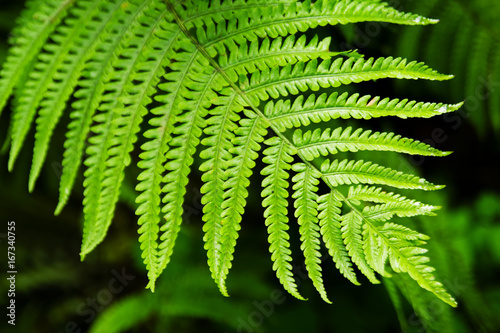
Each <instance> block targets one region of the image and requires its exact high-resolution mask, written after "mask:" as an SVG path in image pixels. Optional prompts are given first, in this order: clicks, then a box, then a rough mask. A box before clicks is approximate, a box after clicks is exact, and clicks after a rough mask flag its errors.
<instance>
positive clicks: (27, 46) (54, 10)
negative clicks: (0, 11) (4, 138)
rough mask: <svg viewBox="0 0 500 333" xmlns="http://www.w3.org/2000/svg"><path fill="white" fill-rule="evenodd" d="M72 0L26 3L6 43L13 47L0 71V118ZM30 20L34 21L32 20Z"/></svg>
mask: <svg viewBox="0 0 500 333" xmlns="http://www.w3.org/2000/svg"><path fill="white" fill-rule="evenodd" d="M74 2H75V0H51V1H35V0H32V1H27V3H26V9H25V10H24V11H23V12H22V13H21V16H20V18H19V19H18V21H17V22H16V23H17V27H16V28H15V29H14V31H13V32H12V37H11V38H10V40H9V43H10V44H11V45H12V47H11V48H10V49H9V54H8V56H7V59H6V61H5V62H4V63H3V66H2V70H1V71H0V114H1V112H2V111H3V109H4V107H5V104H6V103H7V100H8V98H9V96H10V95H11V94H12V91H13V89H14V87H16V85H18V83H20V82H23V81H24V79H25V78H26V77H27V74H28V72H29V71H30V69H31V68H32V66H33V63H34V62H35V61H36V56H37V53H38V52H39V51H40V50H41V49H42V47H43V45H44V43H45V41H46V40H47V38H48V37H49V35H50V34H51V33H52V32H53V31H54V29H56V27H57V25H58V23H59V22H60V21H61V20H62V19H63V18H64V17H65V16H66V14H67V10H68V8H70V7H71V6H72V5H73V3H74ZM33 18H36V19H35V20H33Z"/></svg>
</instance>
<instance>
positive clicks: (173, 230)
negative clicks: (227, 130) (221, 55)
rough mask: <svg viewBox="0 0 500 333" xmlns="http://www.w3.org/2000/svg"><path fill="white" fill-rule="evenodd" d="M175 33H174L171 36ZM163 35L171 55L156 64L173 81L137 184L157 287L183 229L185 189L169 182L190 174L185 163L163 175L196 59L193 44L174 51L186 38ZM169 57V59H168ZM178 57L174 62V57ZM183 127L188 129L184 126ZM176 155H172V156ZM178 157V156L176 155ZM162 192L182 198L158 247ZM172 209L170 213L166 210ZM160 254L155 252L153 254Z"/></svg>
mask: <svg viewBox="0 0 500 333" xmlns="http://www.w3.org/2000/svg"><path fill="white" fill-rule="evenodd" d="M162 25H163V29H165V31H166V32H168V31H169V30H171V31H172V32H173V31H175V30H174V26H173V25H171V24H170V23H167V22H163V24H162ZM172 35H173V36H172ZM159 37H160V38H161V39H165V40H168V41H169V42H168V46H163V47H160V49H161V50H163V52H165V55H166V54H168V55H169V57H165V55H163V56H159V57H158V58H157V59H158V61H159V62H158V63H157V64H156V68H157V75H158V77H159V76H164V77H165V78H166V79H168V80H169V81H170V82H168V83H165V84H163V85H159V89H160V90H161V91H164V92H165V94H164V95H159V96H156V98H155V99H156V100H157V101H158V102H161V103H162V106H159V107H156V108H154V109H153V110H151V111H150V112H151V113H152V114H153V115H154V117H153V118H152V119H151V120H150V121H149V124H150V125H151V126H152V127H153V128H151V129H149V130H147V131H146V132H145V133H144V137H145V138H146V139H148V141H147V142H146V143H145V144H143V145H142V146H141V149H142V150H143V152H142V153H141V155H140V156H139V157H140V158H141V159H142V161H141V162H140V163H139V164H138V166H139V167H140V168H141V169H144V170H143V171H142V172H141V174H140V175H139V176H138V178H137V179H138V181H139V184H138V185H137V188H136V189H137V190H138V191H140V192H143V193H142V194H140V195H139V196H138V197H137V200H136V201H137V203H139V204H140V205H141V206H140V207H139V209H138V211H137V212H136V214H137V215H140V216H141V217H140V218H139V224H140V225H143V226H144V227H143V228H141V229H139V233H142V232H147V236H146V237H144V238H143V242H145V243H144V244H143V258H144V260H145V263H146V264H147V263H149V264H150V265H151V268H150V269H149V277H150V282H149V284H148V287H149V288H151V289H152V290H154V283H155V281H156V278H157V277H158V276H159V274H160V273H161V271H162V270H163V269H164V267H165V266H166V265H167V264H168V262H169V260H170V256H171V254H172V248H173V246H174V244H175V239H176V238H177V233H178V232H179V229H180V223H181V219H180V216H182V212H181V209H182V208H181V207H182V200H183V194H184V192H182V191H184V189H183V188H182V187H180V186H179V185H178V184H177V183H175V182H174V184H173V186H171V185H168V184H169V183H170V182H172V181H174V179H178V178H181V179H182V182H181V184H184V185H181V186H185V184H186V183H187V181H184V179H185V177H187V174H186V169H185V167H183V168H180V169H179V170H178V171H179V173H176V174H170V175H167V176H164V173H165V168H166V163H167V154H168V152H169V147H170V141H171V140H172V136H173V131H174V123H175V122H176V117H177V115H180V114H181V112H182V109H181V108H180V105H179V103H180V102H182V101H183V100H184V98H183V96H182V93H183V92H185V91H186V90H187V89H186V88H185V87H182V83H183V80H184V79H186V77H187V76H188V71H189V69H190V67H191V65H192V64H193V62H194V61H195V60H196V58H195V56H193V54H192V53H193V51H194V47H188V46H186V47H185V48H186V52H177V53H175V50H176V48H177V47H178V46H177V47H175V46H174V45H175V44H176V43H186V40H185V39H184V38H179V40H176V38H177V36H176V34H175V33H174V34H167V33H165V34H163V35H160V36H159ZM169 58H170V59H169ZM173 59H175V62H172V60H173ZM169 63H170V65H169V68H170V69H171V70H172V71H171V72H170V73H165V69H164V67H163V66H165V65H166V64H169ZM181 130H185V128H184V129H181ZM171 157H173V156H171ZM175 157H177V156H175ZM172 166H175V163H171V164H170V165H169V167H170V168H171V167H172ZM175 191H180V192H181V193H180V195H179V196H176V194H179V193H178V192H177V193H176V192H175ZM162 193H164V194H163V198H162V199H161V202H164V203H165V202H166V204H165V206H168V204H169V201H170V202H171V201H172V200H173V201H174V202H179V201H180V202H181V206H180V207H176V208H175V210H174V211H173V212H163V211H162V212H163V213H165V217H169V219H168V220H165V221H164V222H163V224H162V225H161V228H160V230H161V232H162V235H161V236H160V241H161V245H160V249H159V250H158V251H157V250H156V244H157V243H156V242H157V238H158V234H157V230H158V229H157V225H158V223H159V217H158V215H159V210H160V202H159V200H160V198H161V196H162ZM170 213H172V214H171V215H170V216H167V214H170ZM155 253H156V254H157V256H154V255H153V254H155Z"/></svg>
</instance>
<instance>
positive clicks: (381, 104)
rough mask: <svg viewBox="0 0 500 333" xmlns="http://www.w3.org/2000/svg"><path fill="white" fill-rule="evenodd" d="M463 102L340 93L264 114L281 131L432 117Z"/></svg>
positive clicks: (273, 107)
mask: <svg viewBox="0 0 500 333" xmlns="http://www.w3.org/2000/svg"><path fill="white" fill-rule="evenodd" d="M462 105H463V103H459V104H442V103H423V102H418V103H417V102H416V101H409V100H407V99H403V100H400V99H389V98H384V99H381V98H380V97H373V98H372V97H371V96H369V95H365V96H360V95H359V94H353V95H349V94H348V93H343V94H340V95H339V94H338V93H337V92H334V93H332V94H331V95H327V94H325V93H323V94H321V95H314V94H311V95H309V96H308V97H307V98H306V97H304V96H303V95H299V96H297V98H296V99H295V100H293V101H291V100H290V99H286V100H282V99H278V100H277V101H274V100H271V101H269V102H268V103H266V105H265V108H264V112H265V114H266V116H268V117H269V119H270V120H271V121H272V123H273V125H274V126H276V128H277V129H278V130H280V131H282V132H283V131H285V130H286V129H289V128H293V127H301V126H308V125H309V124H311V123H319V122H327V121H330V120H332V119H338V118H342V119H348V118H354V119H371V118H378V117H385V116H395V117H399V118H403V119H405V118H414V117H418V118H430V117H433V116H436V115H441V114H444V113H448V112H453V111H456V110H458V109H459V108H460V107H461V106H462Z"/></svg>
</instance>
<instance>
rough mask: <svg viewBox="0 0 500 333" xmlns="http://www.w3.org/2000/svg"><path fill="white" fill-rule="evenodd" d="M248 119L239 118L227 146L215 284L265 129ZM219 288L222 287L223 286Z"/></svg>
mask: <svg viewBox="0 0 500 333" xmlns="http://www.w3.org/2000/svg"><path fill="white" fill-rule="evenodd" d="M250 116H251V117H250V118H248V119H242V120H240V127H238V129H237V130H236V131H235V137H234V138H233V140H232V141H233V144H234V148H233V149H231V151H230V152H231V153H232V154H233V156H234V157H233V158H232V159H231V160H230V161H229V168H228V170H227V175H228V177H227V180H226V181H225V182H224V189H225V190H224V195H223V198H224V201H223V203H222V209H223V212H222V215H221V216H222V221H221V224H222V229H221V242H220V248H221V255H220V257H221V259H220V261H221V264H220V271H219V272H218V275H219V283H223V284H224V281H225V279H226V276H227V274H228V272H229V269H230V268H231V261H232V259H233V252H234V247H235V245H236V239H237V238H238V231H239V230H240V222H241V220H242V215H243V212H244V209H245V205H246V198H247V196H248V191H247V187H248V186H249V185H250V180H249V178H250V176H251V175H252V169H253V168H254V167H255V162H254V160H255V159H257V157H258V156H259V154H258V152H259V151H260V149H261V145H260V143H261V142H262V141H264V136H265V135H266V134H267V129H266V127H265V125H264V122H263V121H262V119H261V118H259V117H257V116H256V115H250ZM219 289H221V290H225V289H226V287H225V285H220V286H219Z"/></svg>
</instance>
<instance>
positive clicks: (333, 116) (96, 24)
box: [0, 0, 460, 306]
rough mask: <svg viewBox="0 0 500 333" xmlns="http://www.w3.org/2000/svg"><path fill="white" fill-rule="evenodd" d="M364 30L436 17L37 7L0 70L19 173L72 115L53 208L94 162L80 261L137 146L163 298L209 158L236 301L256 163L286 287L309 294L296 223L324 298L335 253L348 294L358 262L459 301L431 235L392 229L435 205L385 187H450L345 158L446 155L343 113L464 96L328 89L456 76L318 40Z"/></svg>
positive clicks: (424, 113) (277, 9) (144, 219)
mask: <svg viewBox="0 0 500 333" xmlns="http://www.w3.org/2000/svg"><path fill="white" fill-rule="evenodd" d="M365 21H377V22H388V23H394V24H404V25H427V24H433V23H436V21H435V20H431V19H427V18H424V17H421V16H418V15H414V14H409V13H402V12H399V11H397V10H395V9H393V8H391V7H390V6H389V5H387V4H386V3H383V2H380V1H378V0H324V1H321V0H320V1H315V2H314V3H312V2H311V1H300V2H299V1H292V0H223V1H210V2H208V1H198V0H181V1H162V0H29V1H28V2H27V5H26V9H25V10H24V12H23V13H22V15H21V17H20V19H19V21H18V26H17V28H16V29H15V30H14V31H13V33H12V36H11V39H10V43H11V45H12V46H11V48H10V51H9V52H10V53H9V56H8V58H7V60H6V61H5V63H4V65H3V69H2V71H1V80H0V109H3V108H5V105H6V103H7V102H8V100H9V98H10V97H12V103H11V105H12V110H13V111H12V120H11V123H10V130H9V135H8V138H9V139H8V140H9V144H10V157H9V164H8V167H9V169H10V170H12V168H13V167H14V164H15V162H16V159H17V157H18V155H19V153H20V150H21V149H22V147H23V142H24V141H25V138H26V136H27V134H28V132H29V131H30V128H31V126H32V125H33V126H34V127H35V144H34V151H33V161H32V166H31V171H30V176H29V189H30V191H31V190H33V188H34V186H35V182H36V180H37V178H38V176H39V174H40V171H41V169H42V165H43V164H44V160H45V158H46V154H47V150H48V148H49V146H50V145H52V144H54V143H51V136H52V134H53V132H54V129H55V127H56V125H57V123H58V121H59V120H60V119H61V117H66V119H68V122H69V125H68V127H67V131H66V141H65V143H64V155H63V162H62V176H61V181H60V198H59V205H58V206H57V209H56V214H58V213H59V212H61V210H62V209H63V207H64V205H65V204H66V202H67V200H68V197H69V195H70V192H71V191H72V188H73V185H74V183H75V178H76V176H77V175H78V173H79V169H80V166H81V164H82V161H83V164H84V166H85V170H84V171H83V175H84V180H83V185H84V200H83V207H84V208H83V215H84V228H83V244H82V248H81V257H82V259H83V258H84V257H85V256H87V255H88V254H89V253H90V252H91V251H92V250H93V249H94V248H95V247H96V246H97V245H98V244H99V243H100V242H101V241H102V240H103V239H104V237H105V235H106V232H107V229H108V228H109V226H110V223H111V221H112V219H113V213H114V209H115V206H116V203H117V201H118V199H119V194H120V186H121V184H122V182H123V180H124V177H125V170H126V168H127V166H129V165H130V164H131V163H132V158H131V153H132V151H133V150H134V149H140V154H139V159H138V161H137V166H138V167H139V168H140V170H141V172H140V174H139V176H138V179H137V186H136V191H137V199H136V202H137V204H138V208H137V211H136V214H137V216H138V224H139V235H140V237H139V242H140V247H141V250H142V257H143V259H144V264H145V265H146V267H147V269H148V272H149V273H148V276H149V281H150V283H149V285H148V287H149V288H151V289H152V290H154V286H155V280H156V279H157V278H158V276H159V275H160V274H161V273H162V271H163V270H164V269H165V267H166V266H167V264H168V263H169V260H170V257H171V255H172V252H173V248H174V244H175V240H176V237H177V234H178V232H179V229H180V228H181V224H182V216H183V209H182V207H183V200H184V195H185V193H186V185H187V183H188V177H189V174H190V170H191V169H192V168H193V161H194V157H195V154H196V153H197V151H199V157H200V158H201V160H202V163H201V164H200V165H199V166H196V167H198V168H199V170H200V171H201V172H202V176H201V180H202V182H203V186H202V187H201V193H202V194H203V199H202V203H203V204H204V207H203V217H202V218H203V221H204V225H203V231H204V233H205V236H204V242H205V249H206V251H207V254H208V266H209V268H210V271H211V273H212V277H213V279H214V280H215V282H216V283H217V285H218V287H219V289H220V291H221V293H222V294H223V295H227V294H228V292H227V290H226V285H225V281H226V277H227V275H228V272H229V269H230V268H231V265H232V260H233V252H234V249H235V244H236V240H237V238H238V231H239V230H240V222H241V221H242V218H243V213H244V209H245V205H246V198H247V196H248V186H249V182H250V176H251V175H252V173H253V172H254V168H255V166H256V161H257V160H258V159H261V160H262V162H263V163H264V167H263V168H262V170H260V173H261V175H262V176H263V181H262V193H261V196H262V205H263V207H264V208H265V212H264V218H265V225H266V227H267V229H268V232H269V243H270V247H269V250H270V252H271V259H272V261H273V262H274V265H273V269H274V270H275V271H276V275H277V277H278V279H279V280H280V282H281V284H282V285H283V286H284V288H285V289H286V290H287V291H288V292H290V293H291V294H292V295H294V296H295V297H297V298H299V299H304V298H303V296H302V295H301V294H300V293H299V291H298V290H297V284H296V282H295V280H294V277H293V274H292V265H291V260H292V256H291V250H290V243H289V237H290V235H289V234H288V229H289V223H291V222H293V223H295V221H296V222H297V223H298V225H299V231H300V241H301V250H302V252H303V255H304V257H305V265H306V268H307V272H308V275H309V277H310V278H311V280H312V282H313V284H314V286H315V287H316V289H317V290H318V292H319V293H320V294H321V297H322V298H323V299H324V300H325V301H326V302H329V300H328V298H327V294H326V291H325V288H324V286H323V280H322V272H321V266H320V261H321V260H320V250H321V247H322V246H323V245H324V246H325V247H326V249H327V250H328V252H329V254H330V255H331V257H332V258H333V261H334V262H335V264H336V267H337V268H338V270H339V271H340V272H341V273H342V274H343V275H344V276H345V277H346V278H347V279H349V280H350V281H352V282H353V283H354V284H359V282H358V279H357V277H356V273H355V268H357V269H358V270H359V271H360V272H361V273H362V274H364V275H365V276H366V277H367V278H368V280H369V281H370V282H372V283H378V282H379V277H377V275H380V276H383V277H388V276H390V274H391V272H396V273H400V272H406V273H408V274H409V276H411V277H412V278H413V279H414V280H416V281H417V282H418V283H419V284H420V286H421V287H422V288H425V289H427V290H429V291H431V292H433V293H434V294H435V295H436V296H437V297H439V298H440V299H442V300H443V301H445V302H447V303H448V304H450V305H452V306H455V305H456V304H455V300H454V299H453V298H452V297H451V296H450V295H449V294H448V293H447V292H446V291H445V290H444V288H443V285H442V284H441V283H440V282H438V281H437V280H436V279H435V277H434V275H433V273H432V272H433V269H432V268H431V267H430V266H428V264H427V262H428V258H427V257H426V256H425V255H424V253H425V252H426V250H425V249H424V248H423V247H422V246H423V245H424V244H425V242H426V240H427V236H425V235H423V234H420V233H418V232H416V231H413V230H411V229H409V228H407V227H405V226H403V225H401V224H397V223H396V222H397V221H393V217H412V216H417V215H432V214H433V212H434V210H436V208H437V207H434V206H430V205H426V204H423V203H420V202H418V201H415V200H411V199H408V198H406V197H404V196H402V195H399V194H395V193H393V192H390V191H386V190H385V188H387V187H393V188H397V189H421V190H436V189H439V188H441V186H438V185H434V184H432V183H430V182H428V181H426V180H424V179H422V178H419V177H416V176H414V175H411V174H404V173H403V172H400V171H397V170H393V169H390V168H388V167H385V166H382V165H378V164H375V163H373V162H371V161H364V160H361V159H348V158H346V156H350V157H352V156H359V155H357V154H354V155H353V154H345V153H346V152H358V151H393V152H399V153H405V154H417V155H426V156H431V155H432V156H444V155H447V154H448V153H446V152H441V151H439V150H437V149H434V148H432V147H430V146H429V145H427V144H425V143H422V142H419V141H415V140H412V139H409V138H404V137H401V136H399V135H396V134H394V133H381V132H372V131H370V130H364V129H362V128H352V127H348V126H347V127H345V126H344V127H339V122H338V120H340V119H350V118H352V119H364V120H366V119H371V118H378V117H386V116H394V117H400V118H412V117H420V118H428V117H432V116H435V115H441V114H443V113H446V112H451V111H454V110H457V109H458V108H459V107H460V104H457V105H445V104H436V103H423V102H415V101H409V100H406V99H403V100H399V99H389V98H384V97H378V96H376V97H372V96H361V95H359V94H356V93H349V92H345V91H343V92H342V91H340V90H337V89H333V88H337V87H340V86H344V85H350V84H354V83H359V82H362V81H369V80H378V79H384V78H395V79H427V80H447V79H450V78H451V76H448V75H442V74H439V73H437V72H436V71H434V70H432V69H430V68H429V67H427V66H425V65H424V64H422V63H416V62H408V61H407V60H405V59H401V58H395V59H394V58H390V57H389V58H378V59H373V58H370V59H365V58H363V57H362V56H360V55H359V54H357V53H356V52H332V51H330V50H329V47H330V42H331V41H330V38H326V39H320V38H318V37H316V36H314V37H311V36H313V35H314V34H311V33H309V34H306V32H307V31H313V33H314V30H311V29H314V28H317V27H318V26H326V25H338V24H349V23H355V22H365ZM35 119H36V120H35ZM63 119H64V118H63ZM33 123H34V124H33ZM317 123H326V125H327V126H326V129H324V128H325V126H323V127H317V126H316V127H314V124H317ZM56 144H57V143H56ZM383 188H384V189H383ZM326 189H327V190H326ZM289 196H291V199H293V212H294V216H295V217H296V220H295V219H293V220H292V221H290V216H289V215H290V214H291V212H290V213H289V210H291V207H289V204H288V203H289ZM322 243H323V245H322Z"/></svg>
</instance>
